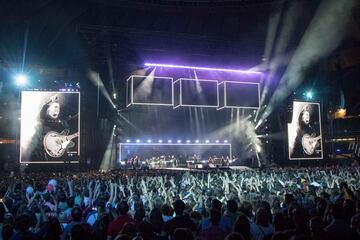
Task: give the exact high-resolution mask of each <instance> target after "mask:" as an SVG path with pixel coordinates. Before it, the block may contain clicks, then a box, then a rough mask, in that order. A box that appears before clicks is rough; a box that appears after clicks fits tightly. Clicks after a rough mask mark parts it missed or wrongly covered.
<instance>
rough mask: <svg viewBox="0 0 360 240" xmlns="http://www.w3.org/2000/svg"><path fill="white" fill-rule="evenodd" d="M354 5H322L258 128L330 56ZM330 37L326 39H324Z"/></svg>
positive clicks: (332, 0)
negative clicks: (311, 70) (317, 64)
mask: <svg viewBox="0 0 360 240" xmlns="http://www.w3.org/2000/svg"><path fill="white" fill-rule="evenodd" d="M353 5H354V1H352V0H349V1H338V0H326V1H322V3H321V5H320V6H319V8H318V10H317V12H316V14H315V16H314V18H313V20H312V22H311V23H310V25H309V27H308V29H307V30H306V32H305V34H304V36H303V38H302V39H301V42H300V44H299V46H298V48H297V49H296V51H295V53H294V56H293V57H292V59H291V61H290V64H289V65H288V67H287V69H286V71H285V73H284V75H283V76H282V78H281V80H280V83H279V86H278V88H277V89H276V90H275V92H274V94H273V96H272V97H271V99H270V102H269V104H268V108H267V109H266V110H265V112H264V114H263V115H262V116H261V119H260V121H259V122H258V124H257V127H258V126H259V125H260V124H261V123H262V122H263V120H264V119H265V118H267V117H268V116H269V115H270V114H271V113H272V112H273V111H274V108H275V107H276V106H277V105H278V103H280V102H281V101H283V100H284V99H285V98H286V97H288V96H289V95H290V94H291V93H292V91H293V90H294V89H295V88H297V87H298V86H299V85H300V84H301V82H302V81H303V79H304V76H305V73H306V70H307V69H309V68H310V67H311V66H313V65H314V64H315V63H316V62H318V61H319V60H320V59H321V58H324V57H326V56H327V55H329V54H330V53H331V52H332V51H333V50H334V49H335V48H336V47H337V46H338V45H339V44H340V42H341V40H342V39H343V37H344V35H345V29H346V25H347V23H348V20H349V17H350V16H351V10H352V7H353ZM324 36H326V37H324Z"/></svg>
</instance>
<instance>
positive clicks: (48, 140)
mask: <svg viewBox="0 0 360 240" xmlns="http://www.w3.org/2000/svg"><path fill="white" fill-rule="evenodd" d="M65 113H66V111H65V109H64V107H63V106H61V105H60V99H59V96H58V95H57V94H55V95H53V96H51V97H50V98H49V100H48V101H46V103H45V104H44V105H43V107H42V109H41V111H40V121H39V122H40V127H39V129H38V137H39V139H38V141H37V142H38V143H37V147H36V150H35V151H33V154H32V157H31V159H37V160H42V159H46V160H49V159H51V158H55V160H56V159H57V160H59V158H60V157H62V156H63V155H64V154H65V152H66V151H67V150H68V149H69V148H73V147H74V146H75V143H74V142H73V141H72V139H74V138H76V137H77V133H74V134H72V135H69V133H70V131H71V125H73V124H71V121H77V114H76V115H74V116H71V115H68V116H66V114H65Z"/></svg>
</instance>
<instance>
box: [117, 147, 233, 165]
mask: <svg viewBox="0 0 360 240" xmlns="http://www.w3.org/2000/svg"><path fill="white" fill-rule="evenodd" d="M123 146H228V147H229V157H230V159H232V147H231V143H119V159H120V162H121V161H122V160H123V159H122V147H123Z"/></svg>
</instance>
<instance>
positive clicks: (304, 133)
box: [291, 104, 321, 158]
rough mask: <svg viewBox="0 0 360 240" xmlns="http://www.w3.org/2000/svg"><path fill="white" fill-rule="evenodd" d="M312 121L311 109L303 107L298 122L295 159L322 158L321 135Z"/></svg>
mask: <svg viewBox="0 0 360 240" xmlns="http://www.w3.org/2000/svg"><path fill="white" fill-rule="evenodd" d="M317 128H318V127H316V126H315V124H314V121H312V119H311V107H310V105H308V104H306V105H304V106H303V108H302V110H301V112H300V114H299V117H298V121H297V130H296V138H295V146H294V151H293V153H292V154H291V157H293V158H314V157H318V156H320V151H319V147H320V138H321V136H320V134H319V131H318V130H317Z"/></svg>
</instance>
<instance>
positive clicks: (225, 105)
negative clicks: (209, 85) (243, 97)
mask: <svg viewBox="0 0 360 240" xmlns="http://www.w3.org/2000/svg"><path fill="white" fill-rule="evenodd" d="M227 83H231V84H257V85H258V106H257V107H246V106H231V105H227V102H226V98H227V93H226V88H227ZM221 84H224V87H223V88H224V92H223V93H222V94H223V96H224V106H222V107H220V103H219V98H220V91H219V88H220V86H221ZM218 106H219V107H218V108H217V110H221V109H224V108H239V109H259V108H260V83H257V82H239V81H222V82H221V83H219V84H218Z"/></svg>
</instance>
